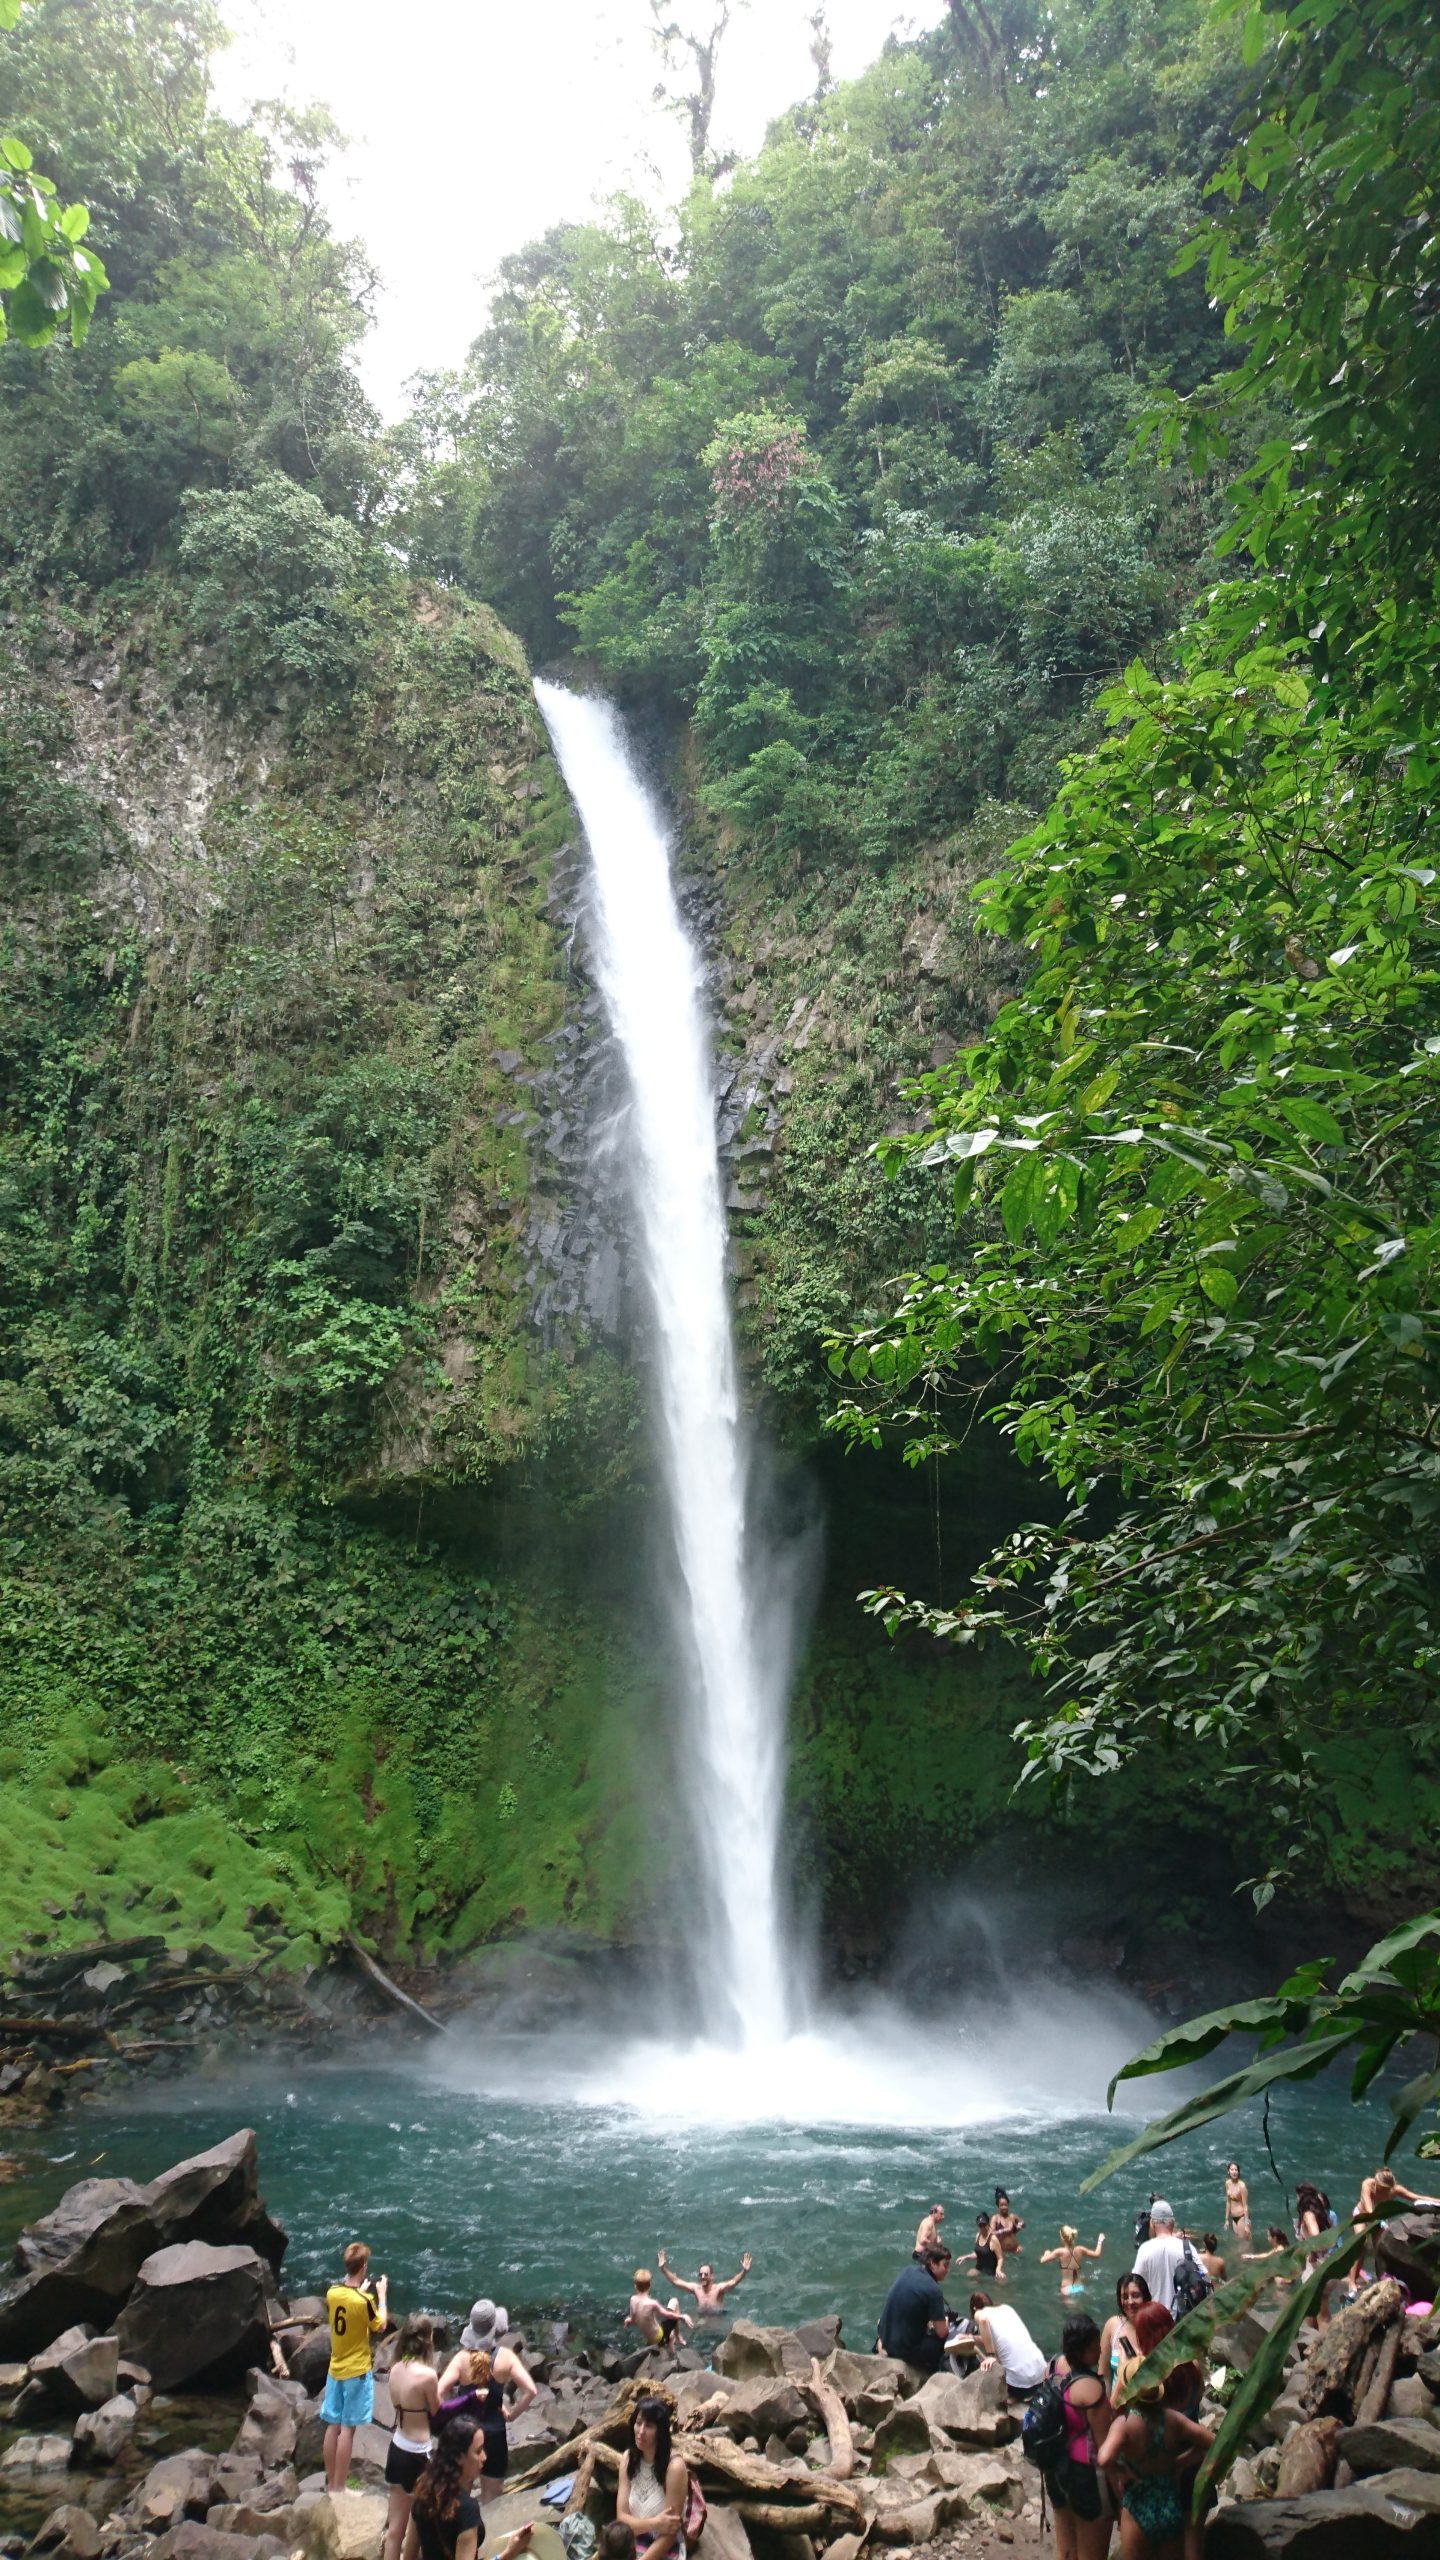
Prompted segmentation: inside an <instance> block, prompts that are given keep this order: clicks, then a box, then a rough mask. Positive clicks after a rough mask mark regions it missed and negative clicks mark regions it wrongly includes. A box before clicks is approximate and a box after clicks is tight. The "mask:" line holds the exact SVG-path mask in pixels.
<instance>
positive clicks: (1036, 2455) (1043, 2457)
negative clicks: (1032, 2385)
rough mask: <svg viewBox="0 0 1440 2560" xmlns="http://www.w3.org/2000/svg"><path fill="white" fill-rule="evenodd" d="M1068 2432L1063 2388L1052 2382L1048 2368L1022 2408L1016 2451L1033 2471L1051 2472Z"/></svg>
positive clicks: (1063, 2455)
mask: <svg viewBox="0 0 1440 2560" xmlns="http://www.w3.org/2000/svg"><path fill="white" fill-rule="evenodd" d="M1069 2433H1070V2430H1069V2428H1068V2426H1067V2424H1066V2411H1065V2385H1064V2383H1063V2382H1058V2381H1057V2380H1056V2378H1055V2373H1054V2369H1053V2367H1052V2369H1051V2370H1050V2371H1049V2372H1048V2373H1047V2374H1046V2376H1045V2379H1044V2381H1043V2382H1042V2383H1041V2385H1040V2388H1039V2390H1038V2391H1036V2392H1035V2393H1034V2395H1033V2396H1032V2398H1031V2399H1030V2400H1028V2401H1027V2403H1026V2405H1025V2409H1024V2412H1023V2414H1022V2416H1021V2420H1020V2450H1021V2452H1022V2453H1023V2454H1024V2456H1025V2459H1026V2461H1027V2462H1032V2463H1033V2464H1034V2466H1035V2468H1036V2470H1037V2471H1054V2470H1056V2469H1057V2468H1058V2466H1059V2464H1060V2463H1061V2462H1062V2461H1063V2460H1064V2458H1065V2447H1066V2444H1067V2442H1068V2441H1069Z"/></svg>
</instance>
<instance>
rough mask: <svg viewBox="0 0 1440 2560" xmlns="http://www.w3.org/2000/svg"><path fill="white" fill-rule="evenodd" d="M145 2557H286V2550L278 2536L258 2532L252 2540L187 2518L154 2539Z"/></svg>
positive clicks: (256, 2559)
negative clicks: (218, 2530) (221, 2531)
mask: <svg viewBox="0 0 1440 2560" xmlns="http://www.w3.org/2000/svg"><path fill="white" fill-rule="evenodd" d="M146 2560H286V2553H285V2545H284V2543H283V2542H282V2541H280V2539H279V2537H278V2535H274V2534H257V2535H256V2536H255V2538H254V2540H253V2541H251V2540H248V2539H245V2538H242V2537H241V2536H240V2535H239V2534H235V2533H217V2532H216V2530H215V2527H214V2526H213V2525H210V2524H197V2523H195V2522H194V2521H193V2520H187V2521H186V2522H185V2523H184V2524H172V2525H171V2527H170V2529H169V2531H168V2533H162V2534H161V2536H160V2538H159V2541H158V2542H152V2543H151V2545H150V2549H149V2551H148V2553H147V2554H146Z"/></svg>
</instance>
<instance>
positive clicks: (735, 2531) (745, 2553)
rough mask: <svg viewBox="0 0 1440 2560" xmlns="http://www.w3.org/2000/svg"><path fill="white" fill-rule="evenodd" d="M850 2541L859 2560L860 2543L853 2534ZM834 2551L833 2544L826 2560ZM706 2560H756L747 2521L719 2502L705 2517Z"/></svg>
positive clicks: (712, 2506)
mask: <svg viewBox="0 0 1440 2560" xmlns="http://www.w3.org/2000/svg"><path fill="white" fill-rule="evenodd" d="M850 2539H851V2541H853V2542H854V2543H855V2560H859V2549H860V2546H859V2542H858V2540H857V2538H856V2537H855V2536H854V2535H853V2534H852V2535H851V2536H850ZM834 2550H835V2545H834V2543H832V2544H831V2546H830V2552H829V2553H827V2555H826V2560H831V2555H832V2554H833V2552H834ZM705 2560H755V2551H754V2545H753V2543H752V2542H751V2540H750V2536H749V2534H748V2533H747V2531H746V2529H745V2519H744V2517H743V2516H738V2515H737V2514H736V2512H735V2510H734V2508H733V2507H722V2506H720V2505H719V2504H718V2502H715V2503H712V2504H711V2505H710V2507H709V2509H708V2511H707V2513H706V2517H705Z"/></svg>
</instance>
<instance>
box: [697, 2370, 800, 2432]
mask: <svg viewBox="0 0 1440 2560" xmlns="http://www.w3.org/2000/svg"><path fill="white" fill-rule="evenodd" d="M695 2378H696V2380H697V2381H702V2382H703V2381H704V2380H705V2379H706V2376H705V2375H703V2374H699V2375H697V2376H696V2377H695ZM809 2418H810V2412H809V2410H808V2408H807V2407H806V2405H805V2402H804V2401H803V2400H802V2399H801V2397H800V2394H799V2392H798V2391H797V2390H796V2388H795V2385H794V2383H793V2382H790V2381H788V2380H786V2379H784V2378H783V2377H782V2378H780V2379H776V2378H775V2377H774V2376H771V2375H765V2374H757V2375H755V2377H754V2378H753V2379H752V2380H750V2381H746V2382H737V2383H736V2385H735V2388H734V2390H733V2391H732V2392H731V2394H730V2397H729V2399H728V2400H727V2401H726V2403H725V2406H724V2408H723V2409H722V2410H721V2411H720V2413H719V2415H718V2417H717V2419H716V2421H715V2423H716V2425H717V2426H719V2427H723V2428H724V2430H725V2433H726V2434H727V2435H731V2436H734V2437H735V2438H736V2439H737V2441H738V2442H740V2443H743V2442H744V2440H745V2438H746V2436H758V2437H759V2438H760V2441H761V2443H762V2444H763V2443H764V2442H765V2439H766V2437H767V2436H788V2435H789V2433H790V2431H791V2429H792V2427H803V2428H804V2429H805V2432H806V2437H807V2439H808V2436H809V2431H810V2430H809Z"/></svg>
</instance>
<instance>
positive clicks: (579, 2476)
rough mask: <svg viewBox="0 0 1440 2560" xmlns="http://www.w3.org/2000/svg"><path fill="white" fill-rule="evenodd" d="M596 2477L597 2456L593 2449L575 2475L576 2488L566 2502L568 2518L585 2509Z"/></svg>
mask: <svg viewBox="0 0 1440 2560" xmlns="http://www.w3.org/2000/svg"><path fill="white" fill-rule="evenodd" d="M594 2477H595V2454H594V2450H593V2448H592V2450H591V2451H590V2452H589V2453H587V2454H586V2456H585V2459H584V2461H583V2462H582V2463H581V2465H580V2468H579V2470H578V2471H577V2472H576V2474H575V2486H574V2488H573V2489H572V2490H571V2492H570V2495H569V2497H568V2498H567V2499H566V2501H565V2513H566V2514H567V2516H574V2515H578V2514H579V2513H580V2511H581V2509H582V2508H583V2506H584V2504H585V2501H586V2499H587V2498H588V2497H589V2495H590V2484H591V2482H592V2481H593V2479H594Z"/></svg>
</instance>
